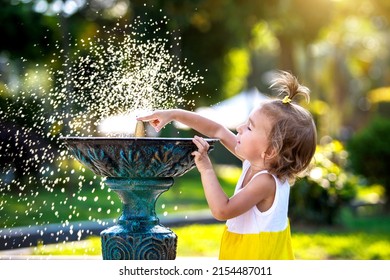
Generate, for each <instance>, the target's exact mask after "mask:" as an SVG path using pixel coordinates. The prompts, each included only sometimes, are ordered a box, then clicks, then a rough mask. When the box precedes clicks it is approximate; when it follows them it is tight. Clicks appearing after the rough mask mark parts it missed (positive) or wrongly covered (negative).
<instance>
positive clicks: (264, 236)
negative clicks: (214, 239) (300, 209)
mask: <svg viewBox="0 0 390 280" xmlns="http://www.w3.org/2000/svg"><path fill="white" fill-rule="evenodd" d="M248 169H249V162H247V161H244V163H243V172H242V175H241V177H240V179H239V180H238V182H237V186H236V190H235V193H237V192H239V191H240V190H241V185H242V181H243V179H244V177H245V174H246V172H247V170H248ZM263 173H268V171H266V170H263V171H260V172H259V173H257V174H255V175H254V176H253V177H255V176H257V175H259V174H263ZM271 175H272V174H271ZM273 177H274V179H275V182H276V192H275V199H274V202H273V204H272V206H271V207H270V209H268V210H267V211H265V212H260V211H259V210H258V208H257V207H256V206H254V207H253V208H252V209H250V210H249V211H247V212H246V213H244V214H242V215H240V216H238V217H235V218H233V219H229V220H228V221H227V222H226V227H225V230H224V232H223V235H222V240H221V247H220V253H219V259H221V260H291V259H294V253H293V250H292V244H291V232H290V224H289V221H288V217H287V212H288V200H289V194H290V185H289V184H288V182H281V181H280V180H279V179H278V178H277V177H275V176H273ZM252 179H253V178H252Z"/></svg>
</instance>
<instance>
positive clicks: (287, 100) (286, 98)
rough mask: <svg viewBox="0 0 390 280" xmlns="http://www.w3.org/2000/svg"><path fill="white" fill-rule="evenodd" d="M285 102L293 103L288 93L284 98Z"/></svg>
mask: <svg viewBox="0 0 390 280" xmlns="http://www.w3.org/2000/svg"><path fill="white" fill-rule="evenodd" d="M282 102H283V104H287V103H291V99H290V97H288V95H286V96H285V97H284V98H283V100H282Z"/></svg>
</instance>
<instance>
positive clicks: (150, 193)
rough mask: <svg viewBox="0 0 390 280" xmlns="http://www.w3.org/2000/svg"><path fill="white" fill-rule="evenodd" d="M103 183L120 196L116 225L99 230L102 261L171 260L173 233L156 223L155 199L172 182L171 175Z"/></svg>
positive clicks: (174, 249)
mask: <svg viewBox="0 0 390 280" xmlns="http://www.w3.org/2000/svg"><path fill="white" fill-rule="evenodd" d="M106 184H107V185H108V186H109V187H110V188H111V189H112V190H113V191H115V192H116V193H117V194H118V195H119V197H120V198H121V201H122V204H123V212H122V215H121V217H120V218H119V221H118V224H117V225H115V226H113V227H111V228H108V229H106V230H104V231H102V232H101V233H100V236H101V238H102V253H103V259H105V260H173V259H175V258H176V247H177V236H176V234H175V233H173V232H172V231H171V230H170V229H168V228H166V227H164V226H162V225H160V223H159V219H158V218H157V216H156V212H155V203H156V201H157V198H158V197H159V196H160V195H161V194H162V193H163V192H165V191H167V190H168V189H169V188H170V187H171V186H172V185H173V179H172V178H158V179H117V178H108V179H107V181H106Z"/></svg>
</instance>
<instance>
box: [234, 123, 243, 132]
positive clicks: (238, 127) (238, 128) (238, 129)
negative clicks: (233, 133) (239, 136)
mask: <svg viewBox="0 0 390 280" xmlns="http://www.w3.org/2000/svg"><path fill="white" fill-rule="evenodd" d="M243 125H244V124H240V125H239V126H237V128H236V130H237V132H238V133H240V131H241V129H242V126H243Z"/></svg>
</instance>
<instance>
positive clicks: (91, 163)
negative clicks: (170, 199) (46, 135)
mask: <svg viewBox="0 0 390 280" xmlns="http://www.w3.org/2000/svg"><path fill="white" fill-rule="evenodd" d="M61 140H63V141H64V143H65V145H66V146H67V148H68V149H69V150H70V152H71V153H72V154H73V156H74V157H75V158H76V159H77V160H78V161H80V162H81V163H82V164H83V165H85V166H86V167H88V168H89V169H90V170H92V171H93V172H94V173H95V174H96V175H100V176H104V177H107V178H106V181H105V183H106V184H107V185H108V186H109V187H110V189H111V190H113V191H114V192H116V193H117V195H118V196H119V198H120V199H121V202H122V214H121V216H120V217H119V219H118V222H117V224H116V225H115V226H113V227H110V228H108V229H105V230H103V231H102V232H101V233H100V236H101V240H102V255H103V259H105V260H156V259H158V260H172V259H175V258H176V248H177V236H176V234H175V233H174V232H172V231H171V230H170V229H169V228H166V227H164V226H163V225H161V224H160V222H159V219H158V217H157V215H156V211H155V206H156V201H157V199H158V197H159V196H160V195H161V194H162V193H163V192H165V191H167V190H169V189H170V187H171V186H172V185H173V184H174V177H178V176H181V175H183V174H185V173H186V172H188V171H189V170H191V169H192V168H193V167H195V162H194V157H193V156H192V155H191V153H192V152H193V151H195V150H197V147H196V145H195V144H194V143H193V142H192V139H191V138H148V137H134V138H131V137H126V138H117V137H62V138H61ZM205 140H206V141H207V142H208V143H209V144H210V149H209V152H210V151H211V150H212V149H213V148H214V143H215V142H216V141H218V140H217V139H205Z"/></svg>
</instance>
